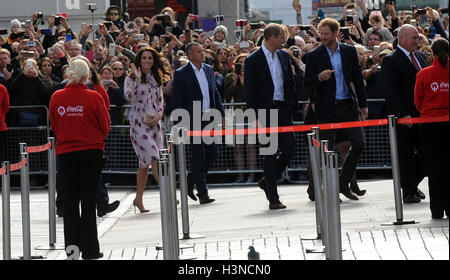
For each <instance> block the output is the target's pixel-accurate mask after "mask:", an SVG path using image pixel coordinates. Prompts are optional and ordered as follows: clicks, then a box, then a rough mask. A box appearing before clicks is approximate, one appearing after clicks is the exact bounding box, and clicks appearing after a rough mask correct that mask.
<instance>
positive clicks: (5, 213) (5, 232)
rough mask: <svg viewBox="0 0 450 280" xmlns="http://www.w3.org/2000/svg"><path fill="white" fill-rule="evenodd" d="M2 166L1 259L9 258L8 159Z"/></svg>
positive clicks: (9, 207) (9, 188)
mask: <svg viewBox="0 0 450 280" xmlns="http://www.w3.org/2000/svg"><path fill="white" fill-rule="evenodd" d="M2 168H6V172H5V174H3V175H2V236H3V243H2V247H3V260H10V259H11V205H10V198H11V197H10V191H11V185H10V170H9V161H3V162H2Z"/></svg>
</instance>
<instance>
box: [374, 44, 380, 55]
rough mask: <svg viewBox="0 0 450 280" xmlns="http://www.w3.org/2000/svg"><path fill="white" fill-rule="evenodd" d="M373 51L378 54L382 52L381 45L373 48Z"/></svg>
mask: <svg viewBox="0 0 450 280" xmlns="http://www.w3.org/2000/svg"><path fill="white" fill-rule="evenodd" d="M373 51H374V52H375V53H376V54H378V53H379V52H380V45H376V46H373Z"/></svg>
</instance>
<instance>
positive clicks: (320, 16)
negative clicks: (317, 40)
mask: <svg viewBox="0 0 450 280" xmlns="http://www.w3.org/2000/svg"><path fill="white" fill-rule="evenodd" d="M324 18H325V12H324V10H323V8H320V9H317V19H318V21H319V22H320V21H321V20H322V19H324Z"/></svg>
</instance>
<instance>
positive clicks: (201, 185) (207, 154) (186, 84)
mask: <svg viewBox="0 0 450 280" xmlns="http://www.w3.org/2000/svg"><path fill="white" fill-rule="evenodd" d="M186 54H187V55H188V57H189V60H190V63H188V64H186V65H185V66H183V67H181V68H179V69H178V70H177V71H176V72H175V75H174V80H173V108H174V109H184V110H186V111H187V112H188V113H189V116H190V123H189V125H190V129H192V128H195V127H196V125H198V126H199V127H200V128H201V129H203V128H204V127H205V126H206V125H207V124H208V123H206V122H201V124H194V121H195V120H194V118H193V116H194V111H195V110H196V106H195V105H194V103H195V101H197V104H198V103H199V102H200V103H201V108H198V109H201V112H202V114H203V113H205V112H207V111H208V110H210V109H216V110H219V111H220V114H221V117H222V124H224V117H225V111H224V109H223V106H222V100H221V98H220V95H219V91H218V90H217V87H216V83H215V78H214V70H213V69H212V67H211V66H209V65H207V64H205V63H203V62H204V61H205V52H204V50H203V47H202V45H200V44H199V43H195V42H193V43H190V44H188V45H187V46H186ZM197 113H198V112H197ZM200 125H201V126H200ZM197 140H198V139H197ZM190 147H191V154H192V157H191V168H192V172H191V173H189V175H188V195H189V197H190V198H192V199H193V200H197V198H196V197H195V195H194V193H193V189H194V184H195V185H196V186H197V192H198V193H197V196H198V197H199V199H200V204H206V203H211V202H213V201H215V199H213V198H210V197H209V195H208V187H207V185H206V175H207V174H208V171H209V168H210V167H211V166H212V164H213V163H214V162H215V160H216V159H217V156H218V155H219V149H218V147H217V145H216V144H215V143H214V142H213V143H211V144H207V143H204V141H201V142H200V143H197V141H196V140H195V139H192V141H191V146H190Z"/></svg>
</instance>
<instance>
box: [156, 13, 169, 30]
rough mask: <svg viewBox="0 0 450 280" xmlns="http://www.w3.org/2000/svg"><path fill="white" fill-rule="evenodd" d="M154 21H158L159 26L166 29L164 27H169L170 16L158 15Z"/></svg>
mask: <svg viewBox="0 0 450 280" xmlns="http://www.w3.org/2000/svg"><path fill="white" fill-rule="evenodd" d="M156 20H157V21H160V22H161V25H162V26H163V27H166V26H169V20H170V16H169V15H168V14H159V15H158V16H157V17H156Z"/></svg>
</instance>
